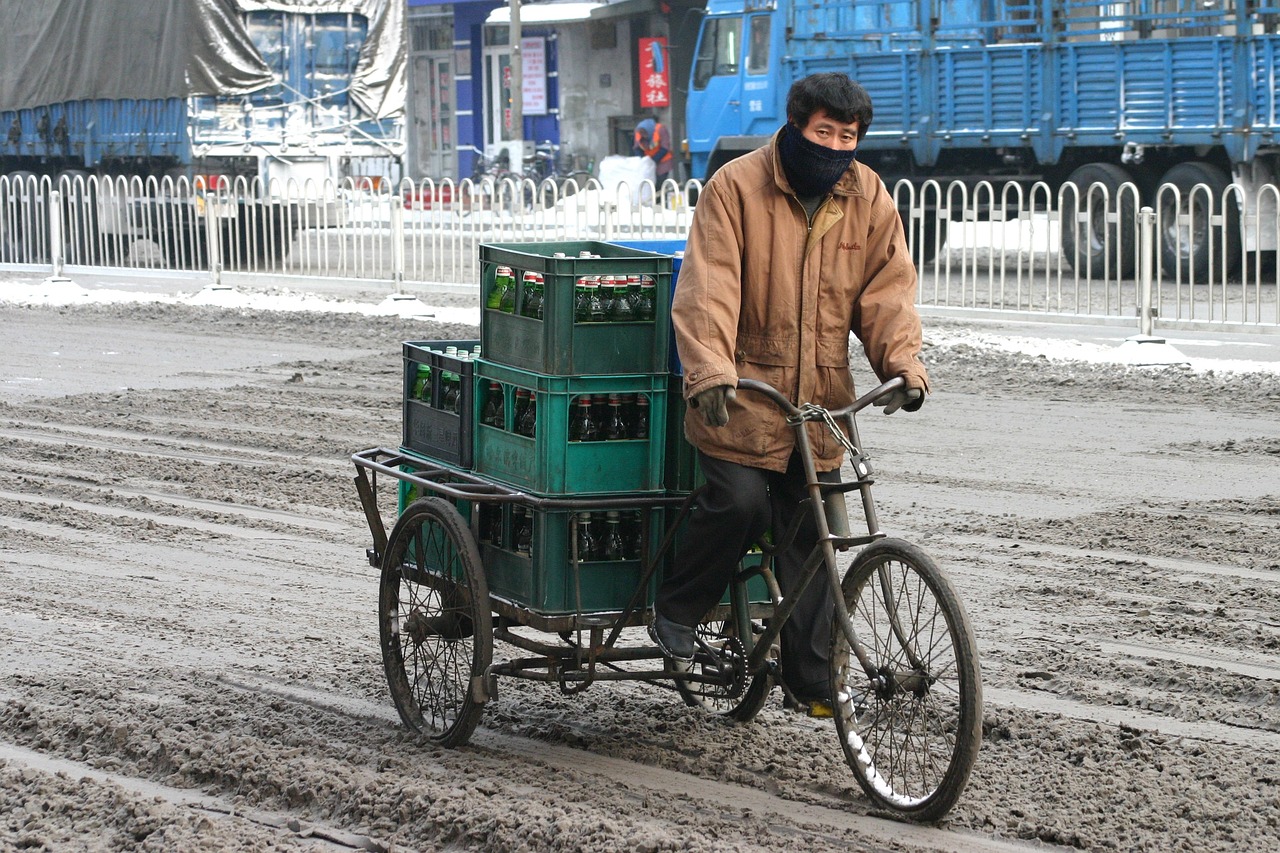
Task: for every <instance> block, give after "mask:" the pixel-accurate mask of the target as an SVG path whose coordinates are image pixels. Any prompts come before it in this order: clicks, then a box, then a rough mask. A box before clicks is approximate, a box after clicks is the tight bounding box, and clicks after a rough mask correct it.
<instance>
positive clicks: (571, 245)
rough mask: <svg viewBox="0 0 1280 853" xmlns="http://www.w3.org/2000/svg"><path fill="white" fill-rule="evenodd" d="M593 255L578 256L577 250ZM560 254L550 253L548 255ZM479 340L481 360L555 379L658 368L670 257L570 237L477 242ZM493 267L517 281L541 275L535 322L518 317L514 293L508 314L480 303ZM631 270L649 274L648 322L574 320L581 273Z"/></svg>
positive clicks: (663, 364) (663, 349)
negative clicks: (544, 240) (651, 291)
mask: <svg viewBox="0 0 1280 853" xmlns="http://www.w3.org/2000/svg"><path fill="white" fill-rule="evenodd" d="M584 251H585V252H590V253H592V254H595V255H600V257H598V258H579V257H578V253H579V252H584ZM557 252H559V253H563V254H564V255H565V257H563V258H557V257H555V254H556V253H557ZM480 262H481V281H480V284H481V306H482V309H481V311H480V340H481V344H482V345H483V351H484V356H485V358H487V359H489V360H490V361H493V362H495V363H497V364H503V365H508V366H510V367H517V368H520V369H523V370H531V371H533V372H535V373H546V374H556V375H561V376H592V375H602V374H635V373H665V372H666V371H667V369H668V363H667V362H668V358H669V354H668V340H669V327H670V313H671V311H670V305H671V266H672V259H671V257H670V256H669V255H661V254H657V253H654V252H645V251H642V250H640V249H631V248H627V247H625V246H618V245H615V244H613V243H600V242H595V241H589V240H576V241H565V242H552V243H486V244H482V245H481V246H480ZM499 266H508V267H510V268H511V270H512V272H513V274H514V275H515V276H516V279H517V281H519V280H520V278H521V276H522V274H523V273H525V272H538V273H541V274H542V276H543V282H544V288H545V289H544V302H543V306H544V307H543V317H542V319H540V320H539V319H534V318H532V317H523V316H520V311H521V309H522V308H523V306H524V293H523V290H522V289H518V290H517V301H516V307H515V313H514V314H507V313H504V312H502V311H498V310H496V309H492V308H484V307H483V305H484V299H485V296H486V295H487V294H488V293H489V291H490V290H492V288H493V281H494V273H495V271H496V270H497V268H498V267H499ZM606 273H609V274H618V273H623V274H631V273H635V274H638V275H647V276H651V277H652V278H653V279H654V282H655V287H654V298H655V311H654V318H653V319H652V320H633V321H629V322H606V323H575V322H574V319H573V302H574V286H575V284H576V282H577V280H578V278H579V277H580V276H584V275H604V274H606Z"/></svg>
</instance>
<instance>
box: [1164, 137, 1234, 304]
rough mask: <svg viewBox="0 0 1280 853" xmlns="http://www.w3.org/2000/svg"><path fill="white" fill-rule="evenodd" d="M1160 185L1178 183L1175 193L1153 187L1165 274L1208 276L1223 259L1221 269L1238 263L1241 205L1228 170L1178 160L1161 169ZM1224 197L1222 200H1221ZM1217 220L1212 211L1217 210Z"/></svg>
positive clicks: (1185, 277) (1201, 279) (1204, 278)
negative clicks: (1213, 219)
mask: <svg viewBox="0 0 1280 853" xmlns="http://www.w3.org/2000/svg"><path fill="white" fill-rule="evenodd" d="M1160 183H1161V184H1162V185H1165V184H1171V185H1173V186H1174V187H1177V189H1178V193H1177V194H1175V193H1173V192H1171V191H1168V190H1162V191H1159V192H1158V197H1157V202H1158V204H1159V205H1160V221H1159V223H1158V227H1159V229H1160V264H1161V268H1162V269H1163V270H1164V274H1165V275H1166V276H1168V277H1170V278H1172V277H1173V276H1175V275H1177V276H1178V277H1179V278H1181V280H1183V281H1191V282H1200V283H1203V282H1207V281H1209V280H1210V278H1211V277H1212V276H1213V274H1214V273H1215V272H1217V271H1220V270H1222V268H1223V264H1224V262H1225V264H1226V274H1227V275H1228V276H1230V275H1233V274H1234V273H1235V272H1236V271H1237V270H1238V269H1239V268H1240V206H1239V204H1237V200H1236V198H1235V197H1234V195H1231V194H1228V195H1225V196H1224V193H1226V191H1227V189H1228V188H1229V187H1230V186H1231V179H1230V178H1229V177H1228V176H1227V173H1226V172H1224V171H1223V170H1222V169H1219V168H1218V167H1217V166H1214V165H1213V164H1211V163H1202V162H1199V161H1192V162H1190V163H1179V164H1178V165H1176V166H1174V167H1173V168H1172V169H1170V170H1169V171H1167V172H1165V173H1164V177H1163V178H1161V179H1160ZM1224 199H1225V200H1224ZM1224 212H1225V214H1226V215H1225V216H1224V217H1223V224H1222V226H1216V225H1213V224H1212V223H1211V222H1210V221H1209V219H1210V217H1211V216H1214V215H1218V214H1222V213H1224Z"/></svg>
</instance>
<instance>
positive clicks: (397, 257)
mask: <svg viewBox="0 0 1280 853" xmlns="http://www.w3.org/2000/svg"><path fill="white" fill-rule="evenodd" d="M388 199H389V200H390V202H391V279H392V281H393V282H394V283H395V287H396V293H397V294H401V293H404V202H403V200H402V199H403V196H401V195H400V194H398V193H396V194H392V195H390V196H388Z"/></svg>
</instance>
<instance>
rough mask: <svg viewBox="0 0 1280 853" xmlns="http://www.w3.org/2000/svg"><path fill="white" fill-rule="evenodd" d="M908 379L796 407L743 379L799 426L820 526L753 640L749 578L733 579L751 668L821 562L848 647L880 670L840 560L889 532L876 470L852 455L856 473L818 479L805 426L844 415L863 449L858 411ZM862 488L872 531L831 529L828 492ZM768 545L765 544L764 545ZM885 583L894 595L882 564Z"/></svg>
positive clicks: (791, 535) (869, 669)
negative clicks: (842, 479)
mask: <svg viewBox="0 0 1280 853" xmlns="http://www.w3.org/2000/svg"><path fill="white" fill-rule="evenodd" d="M905 385H906V381H905V380H904V379H902V378H901V377H896V378H894V379H890V380H889V381H887V382H884V383H882V384H881V385H879V386H877V387H876V388H874V389H872V390H871V391H870V392H868V393H867V394H864V395H863V396H861V397H859V398H858V399H857V400H854V401H853V402H852V403H850V404H849V405H848V406H845V407H844V408H841V409H837V410H835V411H830V412H828V411H827V410H825V409H821V408H818V407H813V406H806V407H805V408H804V409H800V408H797V407H796V406H794V405H792V403H791V401H790V400H788V399H787V398H786V397H784V396H783V395H782V394H781V393H780V392H779V391H778V390H777V389H776V388H774V387H773V386H772V385H769V384H767V383H764V382H758V381H756V380H754V379H739V380H738V388H739V389H741V390H743V391H754V392H756V393H759V394H763V395H764V396H765V397H767V398H768V399H769V400H770V401H772V402H773V404H774V405H776V406H777V407H778V408H779V409H781V410H782V411H783V413H785V414H786V416H787V423H788V424H789V425H790V426H791V427H792V428H793V429H794V430H795V434H796V447H797V449H798V450H799V452H800V460H801V463H802V464H803V466H804V475H805V487H806V489H807V491H808V493H809V496H808V498H807V499H806V501H805V502H806V503H808V505H809V509H810V512H811V513H812V515H813V520H814V523H815V524H816V525H817V528H818V542H817V544H816V545H815V546H814V549H813V550H812V551H811V552H810V553H809V556H808V557H807V558H806V559H805V561H804V563H803V564H802V566H801V571H800V577H799V579H798V582H797V583H796V584H795V585H794V588H793V590H792V592H791V594H790V595H787V596H785V597H783V598H782V599H781V601H779V602H778V604H777V606H776V607H775V609H774V614H773V618H772V619H770V620H769V624H768V626H767V627H766V628H765V630H764V632H763V633H762V634H760V635H758V636H754V641H752V639H751V638H752V637H753V634H752V629H751V623H750V618H749V616H748V615H747V608H746V594H747V593H746V584H745V583H734V584H733V585H732V587H731V589H732V593H731V594H732V595H734V596H735V599H736V601H735V603H737V604H738V605H739V606H738V607H736V608H735V612H736V613H737V614H738V615H737V618H738V620H739V621H740V622H741V623H742V624H739V625H737V626H736V627H737V630H738V637H739V638H743V642H746V643H749V644H750V646H751V648H749V649H748V654H747V671H748V672H756V671H758V670H760V669H761V668H762V667H763V666H765V663H766V660H767V658H768V655H769V653H770V647H771V646H773V644H774V642H775V641H776V640H777V639H778V636H779V634H780V633H781V631H782V626H783V624H784V623H785V622H786V621H787V619H789V618H790V616H791V613H792V612H793V611H794V610H795V607H796V603H797V602H798V601H799V599H800V595H801V593H803V592H804V590H806V589H807V588H808V587H809V584H810V583H811V582H812V581H813V579H814V577H815V576H816V575H817V573H818V567H819V566H820V565H821V566H825V567H826V570H827V571H826V574H827V582H828V583H829V584H830V585H831V593H832V599H833V600H834V602H835V608H836V614H837V623H838V624H839V626H840V630H841V631H843V632H844V636H845V639H847V640H848V641H849V647H850V648H851V649H853V651H854V654H855V655H856V656H857V658H858V663H859V664H860V665H861V666H862V669H863V671H864V672H865V673H866V674H867V677H868V678H870V679H872V680H875V678H876V676H877V670H876V669H875V667H874V666H873V665H872V663H871V660H870V658H869V657H868V655H867V653H866V649H865V648H864V647H863V645H862V643H861V642H859V641H858V638H857V633H856V632H855V630H854V627H853V621H852V619H851V618H850V616H849V610H848V608H847V607H846V606H845V602H844V594H843V591H842V579H841V577H840V571H839V568H838V566H837V565H836V551H837V550H840V551H846V550H848V549H849V548H852V547H855V546H858V545H866V544H868V543H870V542H874V541H876V540H877V539H883V538H884V537H885V534H884V532H882V531H881V530H880V524H879V520H878V518H877V516H876V510H875V503H874V501H873V499H872V497H871V485H872V483H874V482H875V481H874V479H873V478H872V476H871V469H870V466H869V465H868V464H867V462H866V459H865V457H860V458H858V459H854V460H851V462H852V464H853V468H854V473H855V474H856V475H857V479H856V480H853V481H850V482H848V483H822V482H819V480H818V472H817V469H816V468H815V466H814V463H813V451H812V447H811V446H810V443H809V434H808V431H807V430H806V429H805V424H806V423H808V422H809V421H816V420H826V419H827V418H830V419H831V420H832V421H833V422H839V421H842V422H843V423H844V426H845V429H846V430H847V431H848V436H849V440H850V443H851V444H852V446H853V447H854V448H855V449H857V450H858V451H859V452H861V448H862V442H861V439H860V437H859V435H858V425H857V423H856V421H855V420H854V414H855V413H857V412H859V411H861V410H862V409H864V408H866V407H867V406H869V405H871V404H872V403H873V402H875V401H876V400H878V399H879V398H881V397H883V396H884V395H885V394H888V393H889V392H891V391H894V390H896V389H898V388H902V387H905ZM854 489H857V490H858V492H859V494H860V496H861V498H862V508H863V514H864V515H865V516H866V521H867V534H866V535H865V536H848V535H843V536H841V535H836V534H834V533H832V531H831V524H830V520H829V515H830V512H829V510H828V507H827V500H828V499H829V498H828V496H830V495H839V496H840V497H841V498H843V494H844V492H846V491H853V490H854ZM836 505H837V506H838V507H839V511H840V513H841V514H843V511H844V501H843V499H841V500H840V501H838V502H837V504H836ZM802 521H803V516H802V515H801V514H800V513H796V514H795V516H794V517H793V518H792V520H791V524H790V525H789V526H788V528H787V530H786V531H785V532H784V533H783V534H782V536H781V537H780V538H778V539H776V541H775V542H774V544H773V545H772V547H771V548H770V549H769V550H770V551H774V552H776V551H778V550H781V549H783V548H786V547H788V546H789V545H790V544H791V542H792V541H793V540H794V539H795V537H796V534H797V533H798V532H799V529H800V524H801V522H802ZM762 547H763V546H762ZM881 572H882V575H881V584H882V586H883V587H884V591H885V595H886V597H887V598H888V597H890V590H889V585H888V579H887V578H885V577H883V569H882V570H881ZM750 573H751V572H748V573H746V574H744V575H743V576H742V577H741V578H738V579H736V580H742V581H745V580H746V577H748V576H749V575H750ZM894 611H895V609H894V608H891V609H890V619H891V621H892V625H893V630H894V633H895V634H896V635H897V636H898V638H899V640H900V641H902V642H903V646H904V647H907V648H908V653H909V656H910V658H911V659H912V663H913V665H914V664H915V663H916V662H917V660H916V659H917V655H916V652H915V650H914V649H912V648H909V643H907V642H906V639H905V637H906V634H905V632H904V631H903V630H902V626H901V625H900V624H898V619H897V614H896V612H894Z"/></svg>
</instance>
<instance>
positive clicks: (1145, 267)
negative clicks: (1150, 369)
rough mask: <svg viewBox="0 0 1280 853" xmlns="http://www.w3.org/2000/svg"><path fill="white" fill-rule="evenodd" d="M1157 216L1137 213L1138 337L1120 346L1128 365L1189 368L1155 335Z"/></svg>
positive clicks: (1149, 212) (1149, 211)
mask: <svg viewBox="0 0 1280 853" xmlns="http://www.w3.org/2000/svg"><path fill="white" fill-rule="evenodd" d="M1155 235H1156V214H1155V211H1153V210H1152V209H1151V208H1150V207H1144V208H1142V210H1141V211H1139V213H1138V280H1137V282H1136V286H1137V290H1138V293H1137V303H1138V334H1136V335H1133V336H1132V337H1128V338H1125V339H1124V341H1123V342H1122V343H1121V344H1120V349H1121V350H1122V351H1127V352H1126V355H1127V356H1128V358H1127V361H1128V363H1130V364H1135V365H1148V366H1150V365H1169V364H1188V363H1189V362H1188V361H1187V359H1186V356H1184V355H1183V354H1182V353H1180V352H1178V350H1177V349H1175V348H1174V347H1172V346H1170V345H1169V342H1168V341H1166V340H1165V339H1164V338H1158V337H1156V336H1155V335H1154V334H1153V331H1154V329H1155V314H1156V310H1155V306H1154V305H1152V299H1153V294H1152V290H1153V288H1152V278H1153V271H1152V267H1153V265H1154V264H1153V261H1154V259H1155V252H1156V240H1155Z"/></svg>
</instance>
